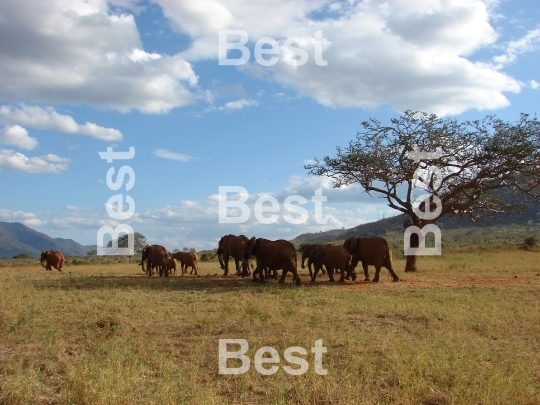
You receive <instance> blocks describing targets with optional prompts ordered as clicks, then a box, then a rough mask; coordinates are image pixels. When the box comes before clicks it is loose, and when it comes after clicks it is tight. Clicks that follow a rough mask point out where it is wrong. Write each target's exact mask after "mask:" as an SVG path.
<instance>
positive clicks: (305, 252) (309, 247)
mask: <svg viewBox="0 0 540 405" xmlns="http://www.w3.org/2000/svg"><path fill="white" fill-rule="evenodd" d="M319 246H323V245H316V244H314V245H307V246H304V249H303V250H302V268H303V269H305V268H306V266H305V265H304V261H305V260H306V259H308V258H309V255H310V254H311V253H312V252H313V251H315V249H316V248H318V247H319ZM327 246H332V245H330V244H328V245H327ZM307 266H308V270H309V277H310V278H313V272H312V271H311V260H308V264H307ZM321 271H322V272H323V274H324V273H326V271H325V270H324V268H321Z"/></svg>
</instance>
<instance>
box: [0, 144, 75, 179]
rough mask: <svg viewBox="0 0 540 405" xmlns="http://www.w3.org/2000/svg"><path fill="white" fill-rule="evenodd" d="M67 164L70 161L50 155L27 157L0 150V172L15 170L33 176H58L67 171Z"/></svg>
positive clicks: (7, 150)
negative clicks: (40, 174)
mask: <svg viewBox="0 0 540 405" xmlns="http://www.w3.org/2000/svg"><path fill="white" fill-rule="evenodd" d="M69 162H71V161H70V160H69V159H67V158H61V157H59V156H56V155H53V154H50V153H49V154H47V155H44V156H36V157H27V156H25V155H23V154H22V153H18V152H14V151H12V150H9V149H0V170H2V169H8V170H17V171H21V172H26V173H33V174H36V173H53V174H58V173H61V172H63V171H65V170H67V168H68V165H67V164H68V163H69Z"/></svg>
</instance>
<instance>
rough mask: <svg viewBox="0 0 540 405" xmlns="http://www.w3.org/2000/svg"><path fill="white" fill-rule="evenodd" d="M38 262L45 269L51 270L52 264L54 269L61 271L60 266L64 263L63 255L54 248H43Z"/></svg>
mask: <svg viewBox="0 0 540 405" xmlns="http://www.w3.org/2000/svg"><path fill="white" fill-rule="evenodd" d="M43 262H46V264H47V265H46V266H44V265H43ZM40 263H41V266H43V268H44V269H45V270H49V271H52V268H51V266H52V267H54V268H55V269H56V270H58V271H62V266H63V265H64V255H63V254H62V253H60V252H57V251H55V250H44V251H43V252H41V260H40Z"/></svg>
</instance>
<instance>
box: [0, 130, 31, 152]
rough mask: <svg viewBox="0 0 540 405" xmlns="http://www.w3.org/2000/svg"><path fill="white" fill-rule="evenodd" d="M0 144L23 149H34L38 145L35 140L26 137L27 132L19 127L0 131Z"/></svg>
mask: <svg viewBox="0 0 540 405" xmlns="http://www.w3.org/2000/svg"><path fill="white" fill-rule="evenodd" d="M0 143H3V144H6V145H15V146H18V147H19V148H23V149H34V148H35V147H36V146H37V144H38V142H37V139H36V138H33V137H31V136H28V131H27V130H26V129H24V128H23V127H21V126H19V125H11V126H6V127H4V128H2V129H0Z"/></svg>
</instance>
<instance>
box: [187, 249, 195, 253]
mask: <svg viewBox="0 0 540 405" xmlns="http://www.w3.org/2000/svg"><path fill="white" fill-rule="evenodd" d="M189 251H190V252H195V253H196V252H197V250H196V249H195V248H189Z"/></svg>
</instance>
